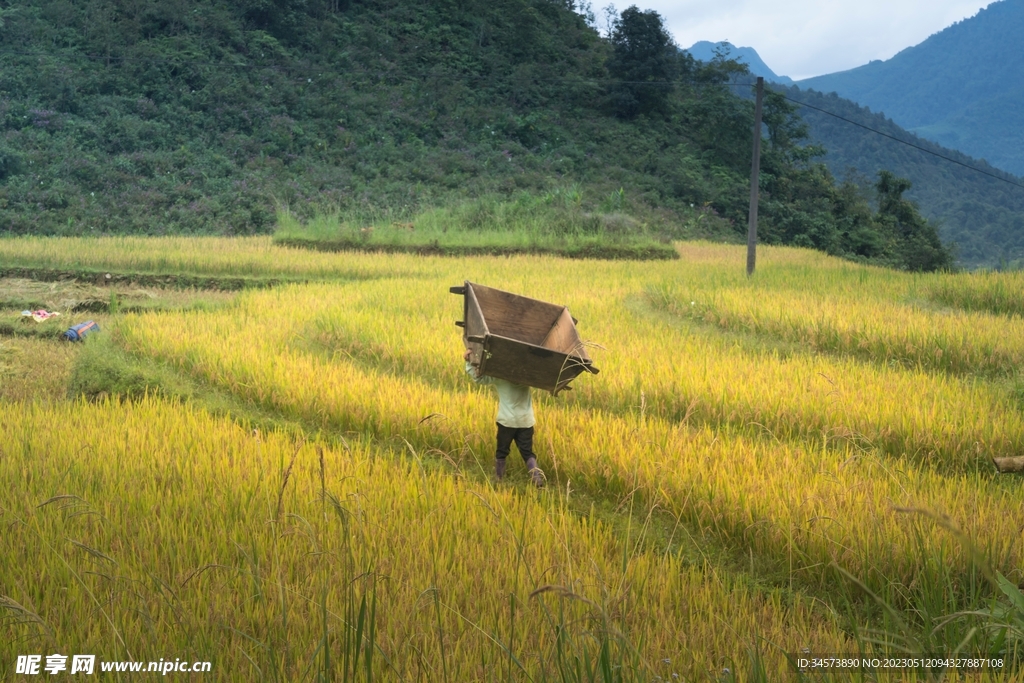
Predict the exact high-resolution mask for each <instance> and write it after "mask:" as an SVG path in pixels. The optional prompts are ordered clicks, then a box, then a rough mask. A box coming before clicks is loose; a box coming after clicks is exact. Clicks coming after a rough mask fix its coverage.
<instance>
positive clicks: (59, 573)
mask: <svg viewBox="0 0 1024 683" xmlns="http://www.w3.org/2000/svg"><path fill="white" fill-rule="evenodd" d="M0 429H2V430H3V433H4V434H5V436H6V438H5V440H4V442H3V443H2V444H0V449H2V457H0V490H2V491H3V493H2V494H0V524H2V525H3V528H4V533H3V534H2V535H0V549H2V552H0V611H3V612H4V613H5V616H6V617H7V619H5V620H4V621H2V622H0V672H2V671H3V670H4V668H6V667H10V666H11V665H12V662H13V659H14V656H15V655H16V654H25V653H32V652H44V653H45V654H51V653H62V654H65V655H70V654H95V655H97V656H99V658H100V659H101V660H102V659H106V660H124V659H133V660H137V661H138V660H141V661H156V660H158V659H164V660H171V661H173V660H174V659H175V658H181V659H184V660H188V661H196V660H198V661H205V660H209V661H212V662H213V667H214V668H213V674H214V680H240V681H241V680H258V679H275V680H300V679H305V678H317V677H322V678H321V679H322V680H328V679H331V678H336V679H342V678H344V679H345V680H364V675H365V680H368V679H370V677H371V673H370V672H366V671H364V669H363V665H362V664H361V665H359V666H355V665H353V662H352V657H353V655H354V654H355V653H356V652H357V651H358V652H360V654H362V656H363V661H364V663H365V659H366V652H367V649H368V648H369V647H370V646H372V648H373V649H372V655H373V656H372V658H371V666H372V677H373V680H425V679H431V680H440V679H447V680H457V681H483V680H494V679H499V678H500V679H503V680H504V679H506V678H508V679H515V680H520V679H522V678H523V677H524V675H526V676H530V677H531V678H532V679H533V680H538V677H539V676H543V675H544V674H545V673H546V674H547V675H548V676H555V675H556V673H557V670H556V667H557V664H558V657H559V656H562V657H564V659H565V663H566V664H568V665H572V663H573V661H574V659H575V660H581V659H582V658H583V654H582V653H583V652H584V651H586V652H588V653H589V657H590V658H591V659H595V658H596V656H597V655H598V652H599V647H600V644H601V642H602V640H604V641H611V646H612V647H613V648H614V650H613V651H617V650H618V649H620V648H621V650H622V653H621V660H618V659H616V660H614V661H621V662H624V663H627V664H634V663H639V664H640V665H642V666H643V668H644V670H645V671H647V672H648V673H647V675H648V676H653V675H655V674H656V675H659V676H661V677H662V678H663V679H665V680H675V678H674V677H673V674H679V675H681V676H683V677H684V678H685V679H688V680H694V679H703V678H705V677H708V678H714V677H715V674H716V673H718V672H720V671H721V669H722V668H723V667H729V668H732V669H734V670H736V669H739V671H740V672H742V671H743V670H744V669H745V668H746V667H747V666H749V664H748V663H747V662H748V649H750V648H753V647H755V644H756V643H758V642H760V645H759V646H758V647H760V648H761V649H763V650H764V653H763V657H764V662H765V664H766V666H767V669H768V671H769V672H770V674H771V675H772V677H773V678H774V677H779V676H782V675H784V672H785V670H786V667H787V664H786V662H785V659H784V657H783V654H782V653H783V652H785V651H790V652H797V651H799V650H800V649H802V648H809V649H811V650H813V651H816V652H843V651H850V649H851V646H850V643H849V642H848V641H847V640H846V639H845V637H844V636H843V635H842V634H841V632H840V631H838V629H837V626H836V624H835V623H834V622H833V621H832V620H831V617H828V614H827V612H825V611H824V610H821V609H816V608H813V606H812V605H811V604H810V603H809V602H806V601H804V600H803V599H802V598H801V597H800V596H799V595H788V596H786V595H784V594H783V593H782V592H781V591H765V590H751V589H749V588H745V587H744V586H743V585H742V584H739V583H737V582H735V581H734V580H732V579H730V578H729V577H728V576H727V575H721V574H718V573H713V572H708V573H705V571H703V570H702V569H701V568H698V567H692V566H687V565H685V564H683V563H681V562H680V561H679V560H678V559H676V558H674V557H673V556H672V555H666V554H656V553H652V552H639V551H637V550H635V548H632V547H631V546H630V545H629V541H626V542H625V543H624V542H622V541H621V540H619V539H618V538H617V537H616V536H615V535H614V534H612V533H611V532H610V531H609V530H608V529H606V528H604V527H603V526H602V525H601V524H600V523H598V522H595V521H593V520H589V519H580V518H577V517H575V516H574V515H572V514H570V513H569V512H568V511H567V510H566V509H565V508H564V507H563V506H562V504H561V503H560V502H559V501H558V499H553V498H548V499H545V498H537V497H534V496H521V495H517V494H516V493H515V492H514V491H513V490H511V489H503V490H496V489H494V488H493V487H490V486H487V485H479V484H473V483H471V482H470V481H469V480H468V479H466V478H465V477H460V476H458V472H455V471H450V470H440V469H437V468H430V467H423V466H422V465H421V464H419V463H418V461H417V459H416V458H413V457H409V458H405V459H403V458H401V457H399V456H397V455H396V454H393V453H386V452H381V451H378V450H376V449H375V448H374V447H371V446H369V445H366V444H365V443H358V442H352V443H351V445H350V447H349V448H348V449H347V450H336V449H331V448H325V447H324V446H322V445H318V444H316V443H308V444H303V443H296V442H294V441H292V440H291V439H289V438H287V437H284V436H282V435H279V434H274V433H271V434H259V433H257V434H250V433H247V432H246V431H245V430H244V429H243V428H242V427H240V426H238V425H236V424H234V423H232V422H230V421H229V420H227V419H224V418H211V417H210V416H209V415H207V414H205V413H203V412H202V411H199V410H195V409H193V408H190V407H188V406H180V405H170V404H166V403H163V402H160V401H158V400H156V399H152V398H147V399H144V400H140V401H137V402H134V403H116V402H103V403H99V404H91V405H90V404H86V403H64V404H57V405H46V406H44V405H40V404H23V403H6V402H5V403H0ZM364 599H365V602H364ZM361 609H362V610H364V611H363V612H362V613H361V611H360V610H361ZM371 623H372V625H373V626H372V630H370V624H371ZM758 639H761V640H760V641H758ZM767 643H770V644H771V645H767ZM633 647H636V648H639V649H637V650H635V651H634V650H632V649H631V648H633ZM346 657H347V659H346ZM641 660H642V661H641Z"/></svg>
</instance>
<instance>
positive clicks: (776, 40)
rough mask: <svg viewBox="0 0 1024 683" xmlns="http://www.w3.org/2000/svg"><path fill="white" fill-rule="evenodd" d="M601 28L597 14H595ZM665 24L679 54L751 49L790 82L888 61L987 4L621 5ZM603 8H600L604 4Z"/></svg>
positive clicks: (793, 0) (965, 0)
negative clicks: (711, 45) (653, 14)
mask: <svg viewBox="0 0 1024 683" xmlns="http://www.w3.org/2000/svg"><path fill="white" fill-rule="evenodd" d="M599 1H600V0H598V1H595V2H594V3H593V5H594V6H595V14H597V15H598V24H601V23H603V17H602V16H601V15H602V12H601V11H599V10H597V9H596V6H597V5H598V4H599ZM632 4H635V5H637V6H638V7H639V8H640V9H643V10H646V9H653V10H655V11H657V12H658V13H659V14H661V16H662V17H663V18H664V20H665V23H666V25H667V26H668V29H669V31H670V32H671V33H672V35H673V36H674V37H675V39H676V43H678V44H679V46H680V47H682V48H687V47H690V46H691V45H693V44H694V43H696V42H697V41H700V40H710V41H712V42H718V41H721V40H728V41H729V42H730V43H732V44H733V45H735V46H737V47H752V48H754V49H755V50H757V53H758V54H759V55H761V59H763V60H764V62H765V63H766V64H767V65H768V66H769V68H771V70H772V71H774V72H775V73H776V74H778V75H780V76H789V77H790V78H792V79H794V80H800V79H801V78H810V77H811V76H820V75H822V74H827V73H833V72H836V71H845V70H846V69H852V68H854V67H857V66H861V65H862V64H867V63H868V62H870V61H872V60H874V59H883V60H884V59H889V58H890V57H892V56H893V55H895V54H896V53H897V52H899V51H900V50H902V49H904V48H907V47H911V46H912V45H917V44H918V43H920V42H922V41H924V40H925V39H926V38H928V36H930V35H932V34H933V33H938V32H939V31H941V30H942V29H944V28H945V27H947V26H949V25H950V24H952V23H955V22H957V21H960V20H961V19H966V18H967V17H971V16H974V15H975V14H977V13H978V10H980V9H982V8H983V7H986V6H988V5H989V4H990V2H989V0H773V1H771V2H769V1H768V0H619V1H618V2H616V7H618V9H619V11H622V10H623V9H625V8H626V7H628V6H630V5H632ZM602 6H604V5H603V3H602Z"/></svg>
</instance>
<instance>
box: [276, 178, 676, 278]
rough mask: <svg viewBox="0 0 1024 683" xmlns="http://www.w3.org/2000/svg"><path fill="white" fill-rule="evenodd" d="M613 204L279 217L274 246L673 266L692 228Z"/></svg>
mask: <svg viewBox="0 0 1024 683" xmlns="http://www.w3.org/2000/svg"><path fill="white" fill-rule="evenodd" d="M615 199H616V197H615V196H614V194H613V196H612V197H610V198H609V200H608V201H607V202H604V203H603V204H604V205H602V207H600V208H599V209H598V210H596V211H588V210H585V209H584V208H583V203H582V193H581V192H580V190H579V189H578V188H575V187H573V188H569V189H559V190H555V191H552V192H548V193H545V194H539V195H538V194H529V193H521V194H519V195H517V196H515V197H512V198H511V199H501V198H495V197H485V198H482V199H476V200H472V201H468V202H463V203H459V204H453V205H450V206H444V207H439V208H432V209H427V210H424V211H421V212H419V213H416V214H413V215H410V216H400V217H396V216H392V215H387V214H382V213H376V214H374V213H371V214H364V215H359V214H354V213H350V214H339V213H335V214H320V215H317V216H316V217H314V218H313V219H311V220H309V221H308V222H306V223H302V222H301V221H300V220H298V219H297V218H296V217H295V216H293V215H292V213H291V212H290V211H289V210H288V209H282V210H281V211H279V212H278V225H279V226H280V227H279V228H278V230H277V232H276V233H275V235H274V242H275V243H276V244H279V245H282V246H292V247H302V248H309V249H318V250H323V251H348V250H356V251H358V250H363V251H389V252H412V253H422V254H434V255H444V256H465V255H476V254H494V255H507V254H556V255H559V256H566V257H569V258H598V259H635V260H651V259H676V258H679V254H678V253H677V252H676V250H675V248H674V247H673V246H672V244H671V239H672V238H673V237H678V236H681V235H682V234H684V233H689V232H692V230H693V228H694V227H695V226H694V225H690V224H689V223H678V222H676V223H675V224H673V223H670V222H668V221H666V220H665V219H663V218H661V217H659V216H656V215H650V214H648V215H641V216H634V215H631V214H630V213H628V212H626V211H624V210H623V208H624V207H622V206H621V204H622V203H623V201H624V198H623V197H622V196H621V195H620V196H619V197H618V202H616V201H615Z"/></svg>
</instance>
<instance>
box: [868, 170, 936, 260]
mask: <svg viewBox="0 0 1024 683" xmlns="http://www.w3.org/2000/svg"><path fill="white" fill-rule="evenodd" d="M910 188H911V182H910V181H909V180H907V179H906V178H900V177H899V176H897V175H895V174H894V173H892V172H890V171H880V172H879V173H878V182H877V183H876V184H875V190H876V192H877V193H878V214H877V216H876V218H875V221H876V222H877V223H878V225H879V227H880V228H881V229H882V230H883V232H884V233H886V234H887V235H888V237H889V239H890V240H892V242H893V245H894V254H893V256H894V257H895V259H896V265H897V266H898V267H900V268H903V269H905V270H911V271H933V270H948V269H949V268H952V267H953V254H952V251H951V250H950V249H949V248H948V247H946V246H945V245H943V244H942V241H941V240H939V233H938V230H937V229H936V227H935V224H934V223H930V222H929V221H928V220H927V219H926V218H924V216H922V215H921V213H920V212H919V211H918V209H917V205H916V204H914V203H913V202H911V201H910V200H907V199H904V198H903V193H904V192H906V191H907V190H909V189H910Z"/></svg>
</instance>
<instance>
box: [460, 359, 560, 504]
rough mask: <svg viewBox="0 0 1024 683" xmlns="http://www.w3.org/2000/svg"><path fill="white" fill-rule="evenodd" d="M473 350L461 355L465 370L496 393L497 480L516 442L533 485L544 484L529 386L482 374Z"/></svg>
mask: <svg viewBox="0 0 1024 683" xmlns="http://www.w3.org/2000/svg"><path fill="white" fill-rule="evenodd" d="M471 356H472V352H471V351H470V350H469V349H466V353H465V354H464V356H463V358H464V360H465V361H466V372H467V373H468V374H469V376H470V377H471V378H472V379H473V381H474V382H476V383H477V384H488V385H492V386H494V388H495V389H496V390H497V392H498V418H497V424H498V443H497V447H496V448H495V454H494V477H495V479H497V480H498V481H501V480H502V479H504V478H505V466H506V464H507V462H506V458H507V457H508V455H509V453H511V452H512V442H513V441H515V443H516V448H518V449H519V454H520V455H521V456H523V461H524V462H525V463H526V469H527V471H528V472H529V473H530V481H531V482H532V483H533V485H534V486H536V487H538V488H542V487H543V486H544V479H545V477H544V472H543V471H542V470H541V469H540V468H539V467H537V456H536V454H535V453H534V452H533V425H534V423H535V422H536V420H535V419H534V415H533V398H532V396H531V395H530V387H527V386H523V385H521V384H513V383H512V382H509V381H508V380H504V379H498V378H495V377H488V376H482V375H480V374H479V373H478V372H477V368H476V366H474V365H473V364H472V363H471V362H470V359H471Z"/></svg>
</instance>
